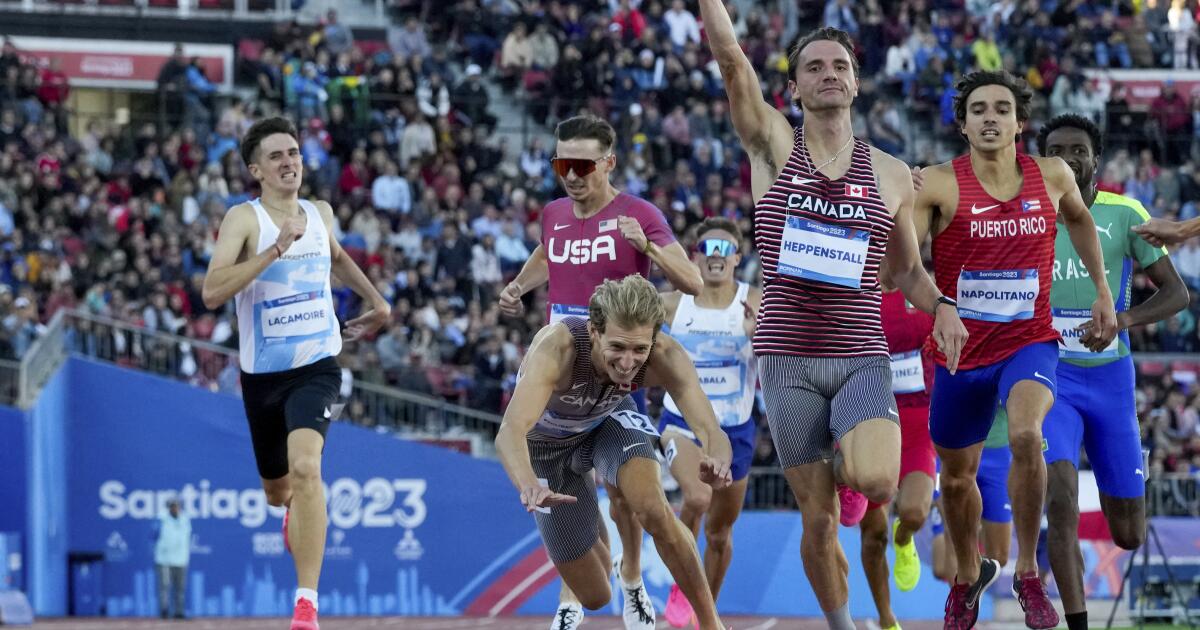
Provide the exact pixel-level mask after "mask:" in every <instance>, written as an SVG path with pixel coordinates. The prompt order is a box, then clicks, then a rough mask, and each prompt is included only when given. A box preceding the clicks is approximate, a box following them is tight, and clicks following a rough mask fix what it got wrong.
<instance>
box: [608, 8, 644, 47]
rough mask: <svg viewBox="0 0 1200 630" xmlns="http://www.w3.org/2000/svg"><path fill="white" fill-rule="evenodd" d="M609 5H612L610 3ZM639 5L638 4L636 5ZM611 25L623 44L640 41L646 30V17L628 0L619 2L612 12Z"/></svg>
mask: <svg viewBox="0 0 1200 630" xmlns="http://www.w3.org/2000/svg"><path fill="white" fill-rule="evenodd" d="M609 4H612V3H611V1H610V3H609ZM638 4H640V2H639V3H638ZM612 24H613V25H614V26H616V27H617V29H616V32H617V33H618V34H619V36H620V38H621V39H622V40H624V41H625V42H632V41H634V40H637V39H641V37H642V33H643V32H645V30H646V16H644V15H642V12H641V11H639V10H638V8H637V6H635V5H633V4H631V2H630V0H620V2H619V4H618V6H617V9H616V10H615V11H613V16H612Z"/></svg>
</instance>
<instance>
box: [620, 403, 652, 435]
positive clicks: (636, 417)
mask: <svg viewBox="0 0 1200 630" xmlns="http://www.w3.org/2000/svg"><path fill="white" fill-rule="evenodd" d="M612 417H613V418H616V420H617V422H620V423H621V426H623V427H625V428H626V429H633V430H634V431H641V432H642V433H645V434H646V435H653V436H654V437H658V429H655V428H654V425H653V424H651V422H650V418H647V417H646V416H643V415H642V414H640V413H637V412H635V411H627V410H622V411H618V412H616V413H614V414H613V415H612Z"/></svg>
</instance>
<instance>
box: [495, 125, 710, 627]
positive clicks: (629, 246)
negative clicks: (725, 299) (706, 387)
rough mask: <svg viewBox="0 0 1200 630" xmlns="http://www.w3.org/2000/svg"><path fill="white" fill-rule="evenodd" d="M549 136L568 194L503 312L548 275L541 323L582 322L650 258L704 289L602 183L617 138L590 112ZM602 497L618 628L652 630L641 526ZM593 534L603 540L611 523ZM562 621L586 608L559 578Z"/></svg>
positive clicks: (660, 236)
mask: <svg viewBox="0 0 1200 630" xmlns="http://www.w3.org/2000/svg"><path fill="white" fill-rule="evenodd" d="M554 133H555V136H556V138H557V139H558V145H557V147H556V149H555V157H554V159H553V160H551V165H552V167H553V168H554V171H555V174H556V175H558V177H559V183H560V184H562V187H563V189H564V190H565V191H566V192H567V196H566V197H562V198H559V199H555V200H554V201H551V202H550V203H548V204H546V207H545V208H544V209H543V211H542V242H541V244H539V245H538V247H537V248H536V249H534V251H533V253H532V254H531V255H530V256H529V260H527V261H526V262H525V265H524V267H522V268H521V272H520V273H519V274H517V277H516V278H514V279H513V281H512V282H510V283H509V284H508V286H506V287H505V288H504V290H503V291H502V292H501V293H500V310H501V312H503V313H505V314H506V315H513V316H515V315H519V314H520V313H521V312H522V310H523V309H524V304H523V303H522V302H521V296H523V295H524V294H525V293H527V292H529V291H531V290H533V289H536V288H537V287H540V286H541V285H542V284H545V283H546V282H547V281H548V282H549V283H550V285H549V287H548V289H549V295H548V304H547V305H546V309H547V322H548V323H551V324H552V323H555V322H558V321H561V320H562V319H563V318H565V317H568V316H575V317H583V318H586V317H587V310H588V309H587V304H588V300H589V299H590V298H591V295H592V292H593V291H595V290H596V287H598V286H600V284H601V283H602V282H604V281H605V280H620V279H621V278H624V277H626V276H628V275H631V274H640V275H642V276H643V277H649V275H650V263H652V262H653V263H655V264H657V265H658V266H659V268H660V269H662V270H663V273H664V274H665V275H666V276H667V279H668V280H669V281H670V282H671V284H672V285H674V286H675V287H676V288H678V289H680V290H682V291H684V292H685V293H688V294H690V295H695V294H696V293H697V292H698V291H699V290H700V287H701V286H702V285H703V283H702V282H701V280H700V272H699V271H698V270H697V269H696V267H695V265H693V264H692V263H691V261H689V260H688V258H687V254H686V253H685V252H684V251H683V247H681V246H680V245H679V243H678V242H676V241H675V235H674V233H672V232H671V228H670V226H668V225H667V221H666V218H664V217H663V214H662V212H661V211H660V210H659V209H658V208H656V207H654V206H653V205H652V204H650V203H648V202H646V201H643V200H642V199H639V198H637V197H634V196H633V195H629V194H626V193H623V192H621V191H619V190H617V189H616V188H614V187H613V185H612V184H611V183H610V181H609V177H610V175H611V173H612V170H613V169H614V168H615V167H616V156H615V155H613V148H614V147H615V145H616V139H617V134H616V131H615V130H613V128H612V125H610V124H608V121H606V120H604V119H602V118H597V117H595V116H586V115H585V116H576V117H574V118H568V119H567V120H564V121H562V122H561V123H559V124H558V127H557V128H556V129H555V132H554ZM618 235H620V236H619V237H618ZM634 402H635V403H637V404H638V411H639V412H643V413H644V411H645V392H644V391H639V392H637V393H636V394H635V395H634ZM609 499H610V500H609V515H610V516H611V517H612V519H613V522H614V523H615V524H616V526H617V532H618V533H619V534H620V536H621V547H622V550H623V551H622V554H621V557H620V559H619V560H618V561H617V562H618V565H617V570H618V573H620V575H621V582H622V585H623V587H624V588H623V589H622V600H623V605H622V612H623V615H622V616H623V618H624V621H625V630H652V629H653V628H654V624H655V620H656V617H655V614H654V605H653V603H651V601H650V594H649V593H647V592H646V587H645V583H644V582H643V581H642V577H641V574H642V563H641V550H642V528H641V526H639V525H638V523H637V521H636V520H634V519H633V518H632V517H631V516H630V514H629V510H627V509H625V506H624V505H623V504H622V503H621V500H620V498H619V495H612V494H610V496H609ZM600 532H601V536H602V537H604V538H605V544H607V542H608V541H607V536H608V529H607V528H601V530H600ZM567 620H574V621H576V622H582V620H583V608H582V607H581V606H580V605H579V602H578V600H577V599H576V598H575V596H574V595H573V594H572V593H571V591H570V589H568V588H566V585H565V584H564V586H563V589H562V592H561V593H560V595H559V609H558V611H557V612H556V613H555V616H554V619H553V621H552V622H551V626H550V627H551V630H574V628H575V625H573V624H572V623H566V621H567Z"/></svg>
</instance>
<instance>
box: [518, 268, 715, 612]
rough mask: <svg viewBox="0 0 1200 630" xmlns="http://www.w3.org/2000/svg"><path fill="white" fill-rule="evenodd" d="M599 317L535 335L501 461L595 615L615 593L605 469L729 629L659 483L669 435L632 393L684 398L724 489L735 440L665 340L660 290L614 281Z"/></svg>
mask: <svg viewBox="0 0 1200 630" xmlns="http://www.w3.org/2000/svg"><path fill="white" fill-rule="evenodd" d="M588 315H589V318H588V319H583V318H581V317H567V318H566V319H564V320H563V321H561V322H558V323H555V324H550V325H548V326H546V327H545V328H543V329H542V330H541V331H540V332H539V333H538V334H537V336H536V337H534V340H533V342H532V343H531V344H530V348H529V353H528V354H527V355H526V356H525V360H524V361H523V363H522V367H521V373H520V375H519V376H518V380H517V388H516V390H515V391H514V392H513V397H512V401H511V402H510V403H509V405H508V409H507V410H506V411H505V413H504V422H503V423H502V424H501V426H500V432H499V433H498V434H497V436H496V451H497V453H498V454H499V456H500V461H501V463H502V464H503V465H504V469H505V471H507V472H508V476H509V478H510V479H511V480H512V482H513V485H515V486H516V487H517V489H518V490H519V491H520V493H521V502H522V503H523V504H524V505H525V507H526V508H527V509H528V510H530V511H536V512H537V514H535V517H536V519H537V525H538V530H539V531H540V532H541V535H542V540H543V541H544V542H545V544H546V550H547V552H548V553H549V555H550V559H551V560H552V561H553V562H554V566H555V568H557V569H558V572H559V574H560V575H562V578H563V581H564V582H565V583H566V584H567V586H569V587H570V589H571V591H572V592H573V593H574V594H575V595H576V596H577V597H578V598H579V601H580V602H581V603H582V604H583V606H585V607H587V608H588V609H591V610H595V609H597V608H599V607H601V606H603V605H604V604H605V603H607V602H608V600H609V597H610V593H609V584H608V576H609V556H608V553H609V552H608V546H607V545H606V544H604V541H603V540H601V539H600V536H599V532H598V531H597V530H598V527H599V525H600V514H599V510H598V509H597V501H596V487H595V483H594V482H593V480H592V469H593V468H594V469H595V470H596V471H597V472H598V473H599V474H600V476H601V477H602V478H603V479H604V481H605V483H606V484H607V485H608V487H609V492H611V493H613V495H614V496H619V497H620V498H621V500H622V501H623V502H624V503H625V505H626V506H627V507H628V509H629V510H630V512H631V514H632V515H633V517H634V518H636V519H637V520H638V522H639V523H641V525H642V526H643V527H645V528H646V531H648V532H649V533H650V536H651V538H653V539H654V543H655V546H656V547H657V548H658V553H659V555H660V556H661V557H662V559H663V562H664V563H665V564H666V565H667V568H668V569H669V570H670V572H671V575H672V577H674V578H675V580H676V582H677V583H678V584H679V585H680V588H682V589H683V591H684V594H685V595H687V597H688V600H689V601H691V602H693V604H694V606H695V612H696V617H697V621H698V624H699V627H700V628H701V629H703V630H713V629H716V628H723V626H722V625H721V622H720V619H719V618H718V617H717V611H716V607H715V605H714V604H713V598H712V593H711V591H710V590H709V588H708V583H707V582H706V581H705V579H704V570H703V569H702V568H701V566H700V557H699V555H698V554H697V552H696V543H695V540H694V539H693V538H692V536H691V534H690V532H688V530H687V528H686V527H685V526H684V525H683V524H682V523H680V522H679V519H677V518H675V514H674V512H672V511H671V506H670V504H668V503H667V497H666V495H665V494H664V493H663V489H662V485H661V483H660V481H659V468H658V460H657V459H656V455H655V452H656V451H657V442H658V432H657V431H655V429H654V426H653V425H652V424H651V423H650V420H649V418H647V417H646V416H644V415H642V414H639V413H637V411H636V409H635V407H634V404H633V402H632V401H631V400H630V399H629V394H630V393H631V392H633V391H636V390H638V389H642V388H645V387H653V386H660V387H664V388H665V389H666V390H667V391H668V392H669V393H671V394H672V396H673V397H674V398H675V399H676V400H677V401H678V403H679V405H680V407H681V409H682V410H683V412H684V414H686V415H687V417H688V418H690V419H692V420H693V425H692V427H693V429H694V430H695V432H696V435H697V437H699V438H700V440H701V441H702V442H703V444H704V446H705V456H704V458H703V460H702V461H701V462H700V467H699V474H700V475H701V476H702V477H703V478H704V480H705V481H706V482H708V483H711V484H713V485H714V486H715V487H716V488H722V487H725V486H727V485H729V483H730V472H729V461H730V446H729V440H728V439H727V438H726V437H725V434H724V432H722V431H721V430H720V428H719V426H718V424H717V420H716V417H715V416H714V415H713V409H712V405H711V404H710V403H709V401H708V399H707V398H706V397H705V396H704V391H703V390H702V389H700V383H699V380H698V378H697V376H696V368H694V367H693V366H692V362H691V359H690V358H689V357H688V355H687V352H686V351H685V350H684V349H683V348H682V347H680V345H679V344H678V343H677V342H676V341H675V340H674V339H671V338H670V337H668V336H665V335H663V336H659V334H658V332H659V329H660V328H661V327H662V324H663V321H664V320H665V318H666V312H665V310H664V308H663V304H662V298H661V297H660V296H659V295H658V293H657V291H656V290H655V288H654V285H652V284H650V282H649V281H648V280H646V279H645V278H643V277H641V276H638V275H631V276H629V277H627V278H625V279H623V280H620V281H613V280H605V281H604V283H603V284H601V285H600V287H599V288H597V289H596V291H595V293H594V294H593V295H592V298H591V301H590V303H589V305H588Z"/></svg>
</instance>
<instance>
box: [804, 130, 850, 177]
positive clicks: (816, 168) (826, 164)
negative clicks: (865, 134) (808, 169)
mask: <svg viewBox="0 0 1200 630" xmlns="http://www.w3.org/2000/svg"><path fill="white" fill-rule="evenodd" d="M851 142H854V134H853V133H852V134H850V139H849V140H846V144H843V145H842V148H840V149H838V150H837V153H834V154H833V157H831V158H829V159H828V160H825V161H824V162H822V163H821V164H820V165H819V166H814V167H813V171H814V172H815V171H819V170H821V169H823V168H825V167H826V166H829V165H830V164H833V161H834V160H836V159H838V158H839V157H840V156H841V155H842V151H845V150H846V147H848V146H850V143H851ZM809 156H810V159H809V162H811V161H812V159H811V156H812V154H811V153H810V154H809Z"/></svg>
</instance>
